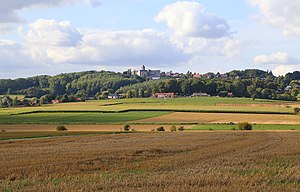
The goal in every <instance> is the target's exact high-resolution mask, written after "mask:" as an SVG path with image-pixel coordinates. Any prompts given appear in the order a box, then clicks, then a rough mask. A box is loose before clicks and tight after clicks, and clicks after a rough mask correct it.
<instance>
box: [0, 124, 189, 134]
mask: <svg viewBox="0 0 300 192" xmlns="http://www.w3.org/2000/svg"><path fill="white" fill-rule="evenodd" d="M65 126H66V127H67V129H68V131H93V132H95V131H121V129H122V128H123V127H124V125H65ZM161 126H163V127H165V129H166V131H169V128H170V127H171V125H161ZM56 127H57V125H37V124H32V125H31V124H28V125H27V124H24V125H2V124H0V130H5V131H6V132H27V131H39V132H42V131H47V132H49V131H56ZM130 127H131V129H134V130H136V131H151V130H152V129H156V128H158V127H160V125H130ZM185 127H186V128H191V127H192V125H187V126H185Z"/></svg>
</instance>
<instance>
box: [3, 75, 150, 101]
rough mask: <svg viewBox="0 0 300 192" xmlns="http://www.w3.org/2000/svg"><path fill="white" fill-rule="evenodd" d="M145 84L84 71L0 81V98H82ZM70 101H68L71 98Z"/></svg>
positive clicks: (136, 77) (138, 79)
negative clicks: (1, 96)
mask: <svg viewBox="0 0 300 192" xmlns="http://www.w3.org/2000/svg"><path fill="white" fill-rule="evenodd" d="M143 81H145V80H144V79H142V78H140V77H138V76H130V77H128V76H125V75H123V74H121V73H114V72H109V71H100V72H97V71H86V72H77V73H65V74H60V75H56V76H53V77H51V76H36V77H30V78H19V79H15V80H11V79H1V80H0V95H6V94H7V95H10V94H21V95H25V96H26V97H29V98H32V97H36V98H40V97H42V96H45V95H48V96H49V97H51V98H53V97H54V98H55V97H57V96H60V97H63V96H64V95H67V96H74V97H78V98H86V97H91V96H95V95H96V94H98V95H99V94H101V93H102V92H103V91H109V92H115V91H117V90H118V89H119V88H120V87H123V86H127V85H130V84H136V83H140V82H143ZM71 99H72V98H71Z"/></svg>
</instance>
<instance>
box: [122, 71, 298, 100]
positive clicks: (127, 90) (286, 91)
mask: <svg viewBox="0 0 300 192" xmlns="http://www.w3.org/2000/svg"><path fill="white" fill-rule="evenodd" d="M226 76H227V78H217V77H215V78H193V77H192V74H188V75H186V76H183V77H182V78H180V79H160V80H158V81H146V82H142V83H138V84H133V85H129V86H125V87H121V88H120V89H118V90H117V93H123V94H126V96H127V97H148V96H151V95H152V94H154V93H158V92H174V93H176V94H177V95H182V96H189V95H192V94H193V93H199V92H202V93H207V94H210V95H211V96H221V97H226V96H229V95H230V96H235V97H251V98H261V99H274V100H288V101H295V100H297V98H296V97H297V95H298V94H299V89H300V72H299V71H296V72H293V73H288V74H286V75H285V76H279V77H276V76H274V75H273V74H272V72H266V71H262V70H255V69H249V70H244V71H236V70H235V71H231V72H229V73H226Z"/></svg>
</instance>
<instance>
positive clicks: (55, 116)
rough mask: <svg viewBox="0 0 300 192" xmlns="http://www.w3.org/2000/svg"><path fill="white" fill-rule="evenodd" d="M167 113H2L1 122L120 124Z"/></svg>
mask: <svg viewBox="0 0 300 192" xmlns="http://www.w3.org/2000/svg"><path fill="white" fill-rule="evenodd" d="M164 114H167V112H127V113H33V114H24V115H0V124H118V123H125V122H127V121H134V120H139V119H145V118H150V117H156V116H160V115H164Z"/></svg>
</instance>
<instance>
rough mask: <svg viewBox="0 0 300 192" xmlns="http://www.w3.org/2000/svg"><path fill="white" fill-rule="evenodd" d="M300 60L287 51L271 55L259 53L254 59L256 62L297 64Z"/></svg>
mask: <svg viewBox="0 0 300 192" xmlns="http://www.w3.org/2000/svg"><path fill="white" fill-rule="evenodd" d="M297 62H299V60H297V59H296V58H293V57H292V56H291V55H290V54H289V53H287V52H281V51H279V52H277V53H272V54H270V55H259V56H256V57H255V58H254V60H253V63H254V64H295V63H297Z"/></svg>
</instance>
